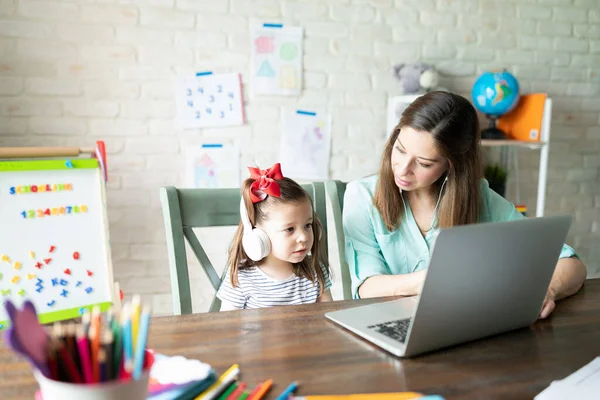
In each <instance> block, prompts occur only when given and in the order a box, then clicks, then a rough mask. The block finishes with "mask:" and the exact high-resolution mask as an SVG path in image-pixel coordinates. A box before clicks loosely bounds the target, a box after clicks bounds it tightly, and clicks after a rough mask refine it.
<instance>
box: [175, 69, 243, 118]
mask: <svg viewBox="0 0 600 400" xmlns="http://www.w3.org/2000/svg"><path fill="white" fill-rule="evenodd" d="M175 101H176V104H177V120H178V122H179V125H180V126H181V127H182V128H184V129H187V128H204V127H219V126H234V125H243V124H244V106H243V97H242V81H241V76H240V74H236V73H231V74H213V73H212V72H199V73H197V74H196V76H188V77H181V78H179V79H178V80H177V85H176V94H175Z"/></svg>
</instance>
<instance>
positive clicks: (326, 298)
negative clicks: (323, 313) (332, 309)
mask: <svg viewBox="0 0 600 400" xmlns="http://www.w3.org/2000/svg"><path fill="white" fill-rule="evenodd" d="M324 301H333V298H332V297H331V291H330V290H326V291H325V292H323V294H322V295H320V296H319V297H317V303H322V302H324Z"/></svg>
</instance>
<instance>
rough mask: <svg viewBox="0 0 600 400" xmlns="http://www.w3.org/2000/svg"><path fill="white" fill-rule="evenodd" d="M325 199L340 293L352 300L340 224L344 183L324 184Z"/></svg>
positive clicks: (348, 270)
mask: <svg viewBox="0 0 600 400" xmlns="http://www.w3.org/2000/svg"><path fill="white" fill-rule="evenodd" d="M325 189H326V192H327V197H328V199H329V202H330V204H331V210H332V216H333V223H334V226H335V237H336V238H337V248H338V256H339V260H340V273H341V275H342V293H343V295H344V300H350V299H352V281H351V278H350V269H349V267H348V263H347V262H346V240H345V236H344V227H343V223H342V210H343V209H344V193H346V182H342V181H338V180H332V181H327V182H326V183H325Z"/></svg>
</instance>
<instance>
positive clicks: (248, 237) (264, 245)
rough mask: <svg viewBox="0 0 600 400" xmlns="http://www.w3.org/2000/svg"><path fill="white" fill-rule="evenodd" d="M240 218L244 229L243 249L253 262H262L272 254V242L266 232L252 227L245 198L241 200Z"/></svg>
mask: <svg viewBox="0 0 600 400" xmlns="http://www.w3.org/2000/svg"><path fill="white" fill-rule="evenodd" d="M240 217H241V219H242V226H243V227H244V232H243V235H242V247H243V249H244V251H245V252H246V255H248V257H249V258H250V259H251V260H252V261H260V260H262V259H263V258H265V257H266V256H268V255H269V253H270V252H271V240H269V236H267V234H266V232H265V231H263V230H262V229H260V228H254V227H252V224H251V223H250V218H249V217H248V211H247V210H246V205H245V204H244V197H242V199H241V200H240Z"/></svg>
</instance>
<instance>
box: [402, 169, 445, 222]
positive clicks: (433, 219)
mask: <svg viewBox="0 0 600 400" xmlns="http://www.w3.org/2000/svg"><path fill="white" fill-rule="evenodd" d="M447 181H448V174H446V177H445V178H444V182H442V187H441V188H440V194H439V196H438V199H437V203H436V204H435V208H434V209H433V215H432V216H431V224H430V225H429V229H427V230H426V231H424V232H429V231H430V230H431V229H432V228H433V223H434V222H435V213H436V211H437V209H438V207H439V205H440V200H441V199H442V192H443V191H444V186H445V185H446V182H447ZM400 198H401V199H402V204H403V205H404V213H407V211H406V203H404V196H402V189H400Z"/></svg>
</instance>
